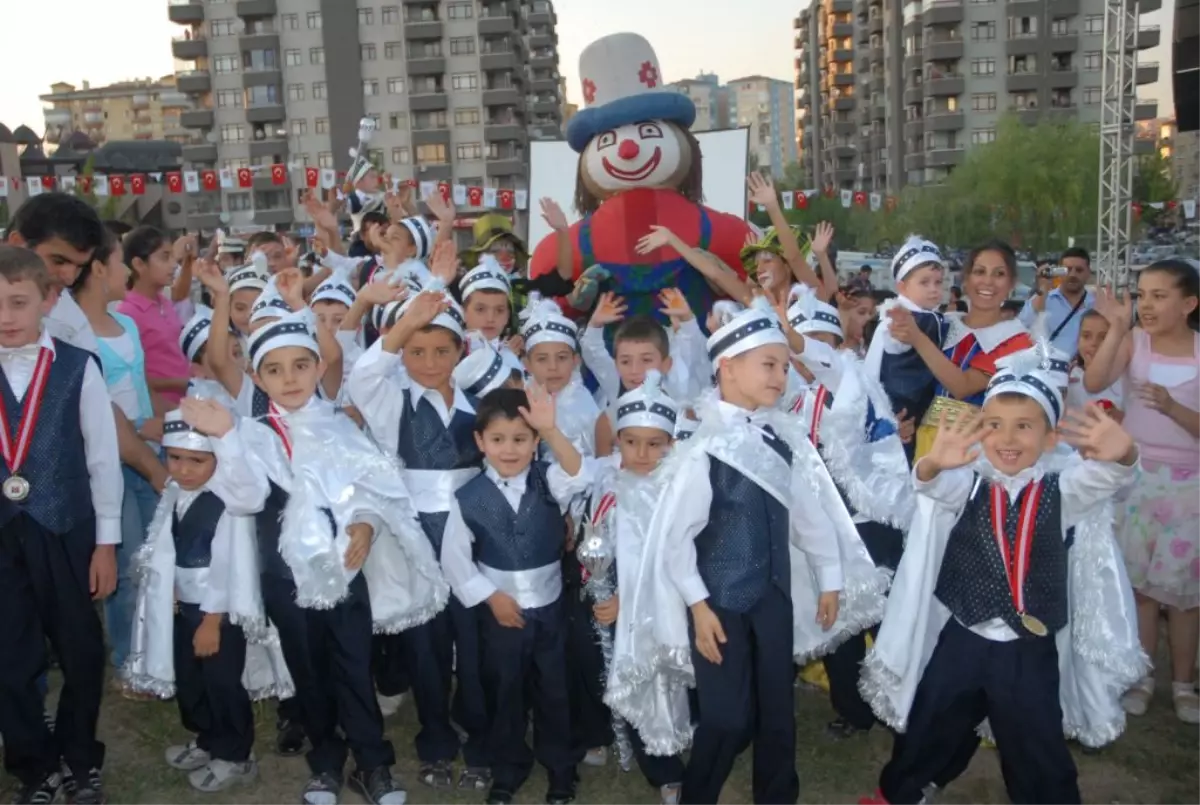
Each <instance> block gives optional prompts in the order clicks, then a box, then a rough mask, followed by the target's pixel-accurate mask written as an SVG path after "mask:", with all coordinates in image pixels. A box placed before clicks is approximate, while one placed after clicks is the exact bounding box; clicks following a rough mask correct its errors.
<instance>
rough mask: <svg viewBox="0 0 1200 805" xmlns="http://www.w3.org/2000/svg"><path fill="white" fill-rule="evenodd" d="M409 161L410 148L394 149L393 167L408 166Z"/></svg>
mask: <svg viewBox="0 0 1200 805" xmlns="http://www.w3.org/2000/svg"><path fill="white" fill-rule="evenodd" d="M408 160H409V156H408V147H407V146H401V147H399V148H393V149H392V164H393V165H407V164H408Z"/></svg>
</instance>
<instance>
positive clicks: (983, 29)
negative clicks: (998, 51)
mask: <svg viewBox="0 0 1200 805" xmlns="http://www.w3.org/2000/svg"><path fill="white" fill-rule="evenodd" d="M995 38H996V23H995V22H994V21H992V22H973V23H971V40H972V41H975V42H989V41H991V40H993V39H995Z"/></svg>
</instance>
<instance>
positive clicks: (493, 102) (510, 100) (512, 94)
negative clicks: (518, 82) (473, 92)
mask: <svg viewBox="0 0 1200 805" xmlns="http://www.w3.org/2000/svg"><path fill="white" fill-rule="evenodd" d="M520 103H521V93H520V91H519V90H517V88H516V87H496V88H493V89H485V90H484V91H483V105H484V106H519V105H520Z"/></svg>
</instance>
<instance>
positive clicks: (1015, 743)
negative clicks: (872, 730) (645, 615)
mask: <svg viewBox="0 0 1200 805" xmlns="http://www.w3.org/2000/svg"><path fill="white" fill-rule="evenodd" d="M1058 683H1059V677H1058V647H1057V645H1056V643H1055V641H1054V636H1053V635H1051V636H1048V637H1028V638H1025V637H1022V638H1019V639H1017V640H1010V641H1007V642H997V641H994V640H988V639H986V638H984V637H980V636H979V635H977V634H975V633H974V632H972V631H971V630H970V629H967V628H966V627H965V626H963V625H961V624H960V623H958V621H956V620H951V621H950V622H949V623H948V624H946V628H945V629H943V630H942V634H941V636H940V637H939V638H938V644H937V647H936V648H935V649H934V652H933V656H932V657H931V658H930V660H929V664H928V665H927V666H926V667H925V673H924V675H923V676H922V677H921V682H920V684H919V685H918V686H917V693H916V697H915V698H914V699H913V704H912V709H911V710H910V711H909V715H908V730H907V731H906V732H905V734H904V735H903V736H898V739H897V741H896V742H895V744H894V745H893V747H892V758H891V760H890V761H888V764H887V765H886V766H884V768H883V773H882V774H881V775H880V779H879V787H880V790H881V791H882V792H883V796H884V798H885V799H887V801H888V802H894V803H913V802H918V801H920V799H921V797H922V793H921V789H922V788H924V787H925V786H926V785H927V784H928V783H930V782H935V781H937V778H938V777H939V776H943V775H945V774H946V769H947V767H948V766H949V765H959V766H961V767H965V765H966V764H965V763H963V757H962V755H963V753H964V747H967V748H970V749H972V750H973V749H974V747H975V746H977V745H978V742H977V741H976V740H974V738H973V733H974V731H975V728H976V727H977V726H978V724H979V722H981V721H982V720H983V719H984V718H987V719H988V721H989V723H990V724H991V728H992V734H993V735H994V736H995V739H996V748H997V750H998V751H999V753H1000V769H1001V772H1002V773H1003V775H1004V785H1005V788H1006V789H1007V790H1008V798H1009V799H1010V800H1011V801H1012V802H1014V803H1077V802H1079V801H1080V797H1079V784H1078V781H1077V776H1076V771H1075V761H1074V760H1073V759H1072V757H1071V753H1070V750H1069V749H1068V748H1067V739H1066V737H1065V736H1064V735H1063V726H1062V708H1061V707H1060V705H1059V700H1058Z"/></svg>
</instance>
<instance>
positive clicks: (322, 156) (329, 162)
mask: <svg viewBox="0 0 1200 805" xmlns="http://www.w3.org/2000/svg"><path fill="white" fill-rule="evenodd" d="M317 165H318V166H319V167H322V168H332V167H333V153H332V152H330V151H322V152H321V153H319V154H317Z"/></svg>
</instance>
